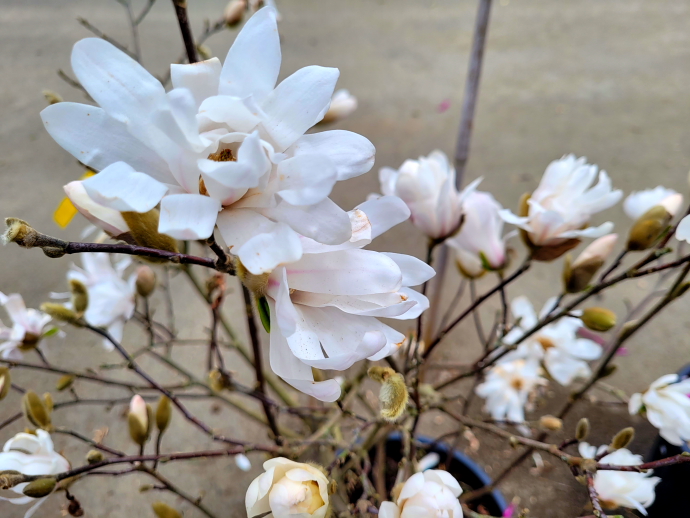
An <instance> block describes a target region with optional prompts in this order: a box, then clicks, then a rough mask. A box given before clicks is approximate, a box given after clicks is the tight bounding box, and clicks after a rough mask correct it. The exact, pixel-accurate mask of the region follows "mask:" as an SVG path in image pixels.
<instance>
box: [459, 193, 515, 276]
mask: <svg viewBox="0 0 690 518" xmlns="http://www.w3.org/2000/svg"><path fill="white" fill-rule="evenodd" d="M462 208H463V212H464V215H465V219H464V221H463V223H462V227H461V228H460V232H458V233H457V234H455V235H454V236H453V237H450V238H448V239H447V240H446V244H447V245H448V246H450V247H451V248H453V249H455V254H456V255H455V257H456V260H457V263H458V267H459V268H460V270H461V271H462V273H463V274H465V275H467V276H468V277H470V278H475V277H479V276H480V275H482V274H483V273H484V272H485V271H486V270H487V269H490V270H501V269H502V268H503V267H504V266H505V265H506V261H507V255H506V243H505V242H506V239H507V238H508V237H510V236H509V235H507V236H504V235H503V219H502V218H501V217H500V214H499V213H500V211H501V210H502V208H503V207H501V204H500V203H498V202H497V201H496V200H495V199H494V197H493V196H492V195H491V194H489V193H488V192H479V191H474V192H470V193H469V194H468V195H467V198H466V199H465V201H464V202H463V205H462Z"/></svg>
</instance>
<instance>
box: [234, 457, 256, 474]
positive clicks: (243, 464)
mask: <svg viewBox="0 0 690 518" xmlns="http://www.w3.org/2000/svg"><path fill="white" fill-rule="evenodd" d="M235 464H236V465H237V467H238V468H240V469H241V470H242V471H249V470H250V469H252V463H251V461H250V460H249V458H247V456H246V455H245V454H243V453H238V454H237V455H235Z"/></svg>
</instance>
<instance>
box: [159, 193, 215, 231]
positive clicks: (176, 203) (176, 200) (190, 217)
mask: <svg viewBox="0 0 690 518" xmlns="http://www.w3.org/2000/svg"><path fill="white" fill-rule="evenodd" d="M220 208H221V207H220V202H219V201H218V200H214V199H213V198H209V197H208V196H201V195H199V194H172V195H170V196H166V197H165V198H163V200H162V201H161V215H160V221H159V222H158V232H160V233H161V234H166V235H168V236H170V237H174V238H175V239H206V238H207V237H209V236H210V235H211V234H212V233H213V227H214V225H215V224H216V218H217V217H218V211H219V210H220Z"/></svg>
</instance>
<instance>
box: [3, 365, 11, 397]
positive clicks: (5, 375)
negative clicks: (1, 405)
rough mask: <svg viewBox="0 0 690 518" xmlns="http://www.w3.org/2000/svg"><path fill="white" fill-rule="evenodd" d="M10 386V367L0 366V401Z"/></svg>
mask: <svg viewBox="0 0 690 518" xmlns="http://www.w3.org/2000/svg"><path fill="white" fill-rule="evenodd" d="M11 386H12V376H11V375H10V369H8V368H7V367H0V401H2V400H3V399H5V398H6V397H7V394H9V392H10V387H11Z"/></svg>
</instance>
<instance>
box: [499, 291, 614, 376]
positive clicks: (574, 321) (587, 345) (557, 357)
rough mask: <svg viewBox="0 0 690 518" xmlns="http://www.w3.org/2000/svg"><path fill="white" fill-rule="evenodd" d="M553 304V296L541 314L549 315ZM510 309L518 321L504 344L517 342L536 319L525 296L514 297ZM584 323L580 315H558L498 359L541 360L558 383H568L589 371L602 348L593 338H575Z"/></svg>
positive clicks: (542, 315) (533, 324)
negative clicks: (590, 364) (591, 362)
mask: <svg viewBox="0 0 690 518" xmlns="http://www.w3.org/2000/svg"><path fill="white" fill-rule="evenodd" d="M553 305H554V299H550V300H549V301H547V302H546V304H545V305H544V308H543V309H542V313H541V315H540V317H541V318H543V317H545V316H546V315H548V314H549V313H550V311H551V309H553ZM511 312H512V314H513V317H514V318H515V319H516V320H517V323H516V325H515V326H514V327H513V328H512V329H511V330H510V331H509V332H508V333H507V334H506V336H505V338H504V342H505V343H507V344H513V343H515V342H517V341H518V340H519V339H520V338H521V337H522V336H523V335H524V334H525V332H526V331H528V330H529V329H531V328H532V327H534V326H535V325H536V324H537V322H538V321H539V319H538V318H537V315H536V313H535V311H534V307H533V306H532V304H531V303H530V301H529V300H528V299H527V297H517V298H515V299H513V302H512V303H511ZM583 325H584V324H583V323H582V321H581V320H580V319H579V318H574V317H562V318H559V319H558V320H556V322H554V323H552V324H549V325H547V326H544V327H543V328H541V329H540V330H539V331H537V332H536V333H534V334H532V335H531V336H530V337H528V338H527V339H526V340H525V341H523V342H522V343H521V344H520V345H518V348H517V349H516V350H515V351H512V352H510V353H508V354H506V355H505V356H504V357H503V359H502V360H499V362H500V361H511V360H513V359H515V358H529V359H533V360H537V361H541V362H542V363H543V364H544V367H545V368H546V371H547V372H548V373H549V375H550V376H551V377H552V378H553V379H555V380H556V381H557V382H558V383H560V384H561V385H569V384H570V383H572V382H573V381H574V380H575V379H577V378H585V377H588V376H589V375H591V373H592V371H591V370H590V368H589V365H588V364H587V362H588V361H591V360H596V359H598V358H599V357H600V356H601V352H602V349H601V346H600V345H599V344H597V343H596V342H594V341H593V340H589V339H587V338H580V337H578V335H577V332H578V330H579V329H580V328H581V327H583Z"/></svg>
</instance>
